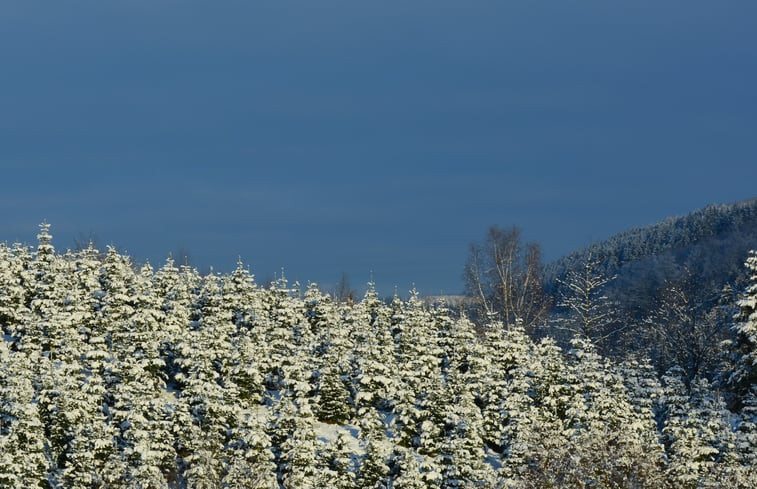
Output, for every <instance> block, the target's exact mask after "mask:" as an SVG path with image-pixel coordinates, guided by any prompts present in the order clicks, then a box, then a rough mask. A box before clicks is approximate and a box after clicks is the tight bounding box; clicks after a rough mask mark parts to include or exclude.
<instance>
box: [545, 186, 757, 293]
mask: <svg viewBox="0 0 757 489" xmlns="http://www.w3.org/2000/svg"><path fill="white" fill-rule="evenodd" d="M755 242H757V199H750V200H746V201H743V202H737V203H734V204H718V205H710V206H707V207H705V208H703V209H699V210H697V211H694V212H692V213H691V214H688V215H686V216H682V217H669V218H667V219H665V220H663V221H662V222H660V223H658V224H654V225H651V226H647V227H641V228H634V229H630V230H628V231H625V232H622V233H619V234H616V235H614V236H612V237H610V238H609V239H607V240H604V241H599V242H596V243H593V244H592V245H590V246H588V247H586V248H585V249H582V250H578V251H576V252H574V253H571V254H569V255H567V256H565V257H563V258H561V259H559V260H557V261H555V262H553V263H550V264H549V265H548V266H547V267H545V284H546V288H547V291H548V292H553V291H555V290H556V289H557V288H559V280H561V279H564V278H565V277H566V275H567V274H568V273H569V272H570V271H571V270H576V269H578V268H580V267H581V266H583V264H584V263H585V262H586V260H587V258H588V257H593V258H594V259H596V260H597V261H598V269H597V271H599V272H601V273H602V274H604V275H606V276H608V277H610V276H616V275H617V276H618V280H617V281H616V282H615V283H614V284H613V285H612V287H615V288H619V289H624V291H625V292H626V293H627V292H629V291H630V289H634V288H635V286H634V285H633V282H636V281H638V282H642V286H641V287H640V288H643V289H653V287H650V285H653V284H658V285H659V284H662V283H663V282H664V281H665V280H666V279H669V278H671V276H673V275H675V274H676V273H677V271H678V270H682V269H685V270H688V271H689V272H690V273H692V274H694V275H695V276H696V278H697V280H698V281H699V282H700V285H702V286H711V287H712V286H714V287H715V289H716V293H717V292H718V289H719V287H722V285H723V284H724V283H726V282H728V281H733V280H735V279H736V278H737V277H738V276H739V274H740V272H741V271H742V270H741V264H742V263H743V262H744V259H745V258H746V256H745V255H746V251H747V250H749V249H750V247H754V243H755Z"/></svg>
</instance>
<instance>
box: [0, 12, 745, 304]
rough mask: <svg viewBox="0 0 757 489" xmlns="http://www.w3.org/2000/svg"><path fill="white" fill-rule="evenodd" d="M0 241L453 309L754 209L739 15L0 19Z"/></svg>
mask: <svg viewBox="0 0 757 489" xmlns="http://www.w3.org/2000/svg"><path fill="white" fill-rule="evenodd" d="M0 67H1V68H0V241H7V242H14V241H21V242H25V243H29V244H33V243H34V242H35V235H36V232H37V224H38V223H39V222H40V221H42V220H43V219H46V220H47V221H48V222H50V223H51V224H52V226H53V227H52V232H53V234H54V236H55V240H54V244H55V245H56V247H57V248H58V249H65V248H66V247H70V246H72V244H73V241H74V239H75V238H76V237H78V236H81V235H86V234H89V233H93V234H94V235H95V236H97V238H98V241H99V242H100V244H101V245H105V244H108V243H112V244H115V245H116V246H117V247H118V248H119V249H120V250H123V251H125V252H127V253H129V254H131V255H132V256H133V257H135V258H136V259H138V260H143V259H149V260H150V261H151V262H152V263H153V265H155V266H160V265H161V264H162V262H163V261H164V259H165V257H166V256H167V255H168V253H169V252H174V251H176V250H178V249H180V248H183V249H186V250H188V251H189V253H190V255H191V257H192V260H193V263H194V264H196V265H197V266H200V267H207V266H209V265H213V266H215V268H216V269H219V270H223V271H226V270H230V269H232V268H233V267H234V265H235V263H236V260H237V257H238V256H241V258H242V259H243V260H244V261H245V262H246V263H248V264H249V265H250V268H251V270H252V271H253V273H255V275H256V276H257V277H258V278H259V279H261V280H263V279H266V278H269V277H271V276H273V274H275V273H277V272H278V271H279V270H280V269H281V268H282V267H284V268H285V270H286V273H287V275H288V276H289V277H290V278H291V279H297V280H300V281H301V282H307V281H309V280H310V281H317V282H319V283H322V284H324V287H325V288H328V287H330V286H331V284H333V283H334V282H335V281H336V280H337V279H338V278H339V276H340V275H341V273H342V272H346V273H347V274H348V275H349V277H350V279H351V281H352V283H353V285H356V286H360V285H362V284H363V283H364V282H366V281H367V280H368V279H369V277H370V274H371V272H372V273H373V276H374V278H375V280H376V282H377V284H378V286H379V288H380V290H381V291H382V292H384V293H388V292H390V291H391V290H393V288H394V286H397V288H398V290H399V291H400V292H401V293H403V292H405V291H407V290H408V289H409V288H410V287H411V286H412V284H415V285H416V286H417V287H418V289H419V290H420V291H421V292H422V293H426V294H435V293H442V292H443V293H457V292H459V291H460V290H461V289H462V280H461V271H462V266H463V263H464V260H465V257H466V251H467V246H468V244H469V243H470V242H471V241H473V240H477V239H479V238H480V237H481V236H482V235H483V233H484V231H485V229H486V228H487V227H488V226H489V225H492V224H499V225H502V226H510V225H518V226H520V227H522V229H523V233H524V236H525V237H526V238H527V239H529V240H536V241H539V242H540V243H541V244H542V246H543V249H544V251H545V255H546V258H547V259H553V258H557V257H559V256H560V255H562V254H565V253H568V252H570V251H572V250H574V249H575V248H578V247H581V246H585V245H587V244H589V243H590V242H591V241H593V240H597V239H602V238H605V237H607V236H609V235H611V234H613V233H616V232H620V231H623V230H625V229H627V228H629V227H633V226H640V225H646V224H651V223H654V222H657V221H659V220H661V219H663V218H665V217H666V216H670V215H681V214H685V213H688V212H689V211H691V210H693V209H696V208H699V207H703V206H705V205H707V204H710V203H725V202H732V201H736V200H742V199H746V198H750V197H755V196H757V161H756V159H755V157H756V156H757V91H756V90H755V87H757V2H754V1H752V0H748V1H747V0H734V1H729V2H712V1H702V0H694V1H661V0H654V1H648V0H635V1H633V2H610V1H607V0H602V1H599V0H584V1H566V0H562V1H543V2H534V1H532V0H529V1H501V0H498V1H494V0H492V1H477V0H470V1H465V2H461V1H450V0H434V1H430V0H429V1H414V0H405V1H401V2H400V1H397V2H394V1H390V2H360V1H355V0H349V1H347V0H340V1H337V0H318V1H305V0H302V1H289V0H275V1H273V0H271V1H241V0H239V1H213V2H211V1H186V0H183V1H178V0H172V1H164V0H128V1H127V0H124V1H119V2H102V1H94V0H92V1H80V0H79V1H76V0H74V1H66V2H45V3H43V2H36V1H29V0H22V1H15V0H12V1H4V2H2V5H0Z"/></svg>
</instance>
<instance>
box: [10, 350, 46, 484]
mask: <svg viewBox="0 0 757 489" xmlns="http://www.w3.org/2000/svg"><path fill="white" fill-rule="evenodd" d="M24 360H25V358H24V355H23V354H22V353H11V352H10V350H9V348H8V344H7V342H5V341H0V487H42V486H43V484H44V483H45V482H46V478H47V460H46V457H45V441H46V440H45V436H44V431H43V425H42V422H41V420H40V415H39V411H38V409H37V403H36V402H34V388H33V386H32V382H31V379H30V377H31V375H30V374H31V372H30V371H29V369H28V368H27V366H26V365H25V364H24V363H25V362H24Z"/></svg>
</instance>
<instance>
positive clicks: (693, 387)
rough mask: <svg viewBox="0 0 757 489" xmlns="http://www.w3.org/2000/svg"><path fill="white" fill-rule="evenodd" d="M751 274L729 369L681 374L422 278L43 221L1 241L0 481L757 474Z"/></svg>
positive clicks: (168, 483) (460, 482)
mask: <svg viewBox="0 0 757 489" xmlns="http://www.w3.org/2000/svg"><path fill="white" fill-rule="evenodd" d="M746 269H747V271H748V273H749V276H750V280H749V285H748V286H747V287H746V288H745V289H744V290H741V291H738V293H737V294H736V298H735V299H734V301H735V303H734V304H731V306H733V307H734V308H735V310H736V311H738V313H737V315H736V317H735V318H734V319H733V324H732V328H733V332H734V335H735V338H736V340H735V341H733V342H731V343H730V344H729V345H728V354H729V355H730V358H732V359H733V361H732V362H731V363H730V364H729V365H731V369H730V371H728V372H723V373H722V374H721V375H720V377H719V378H709V380H708V378H706V377H697V378H694V379H693V380H692V379H690V378H688V377H687V376H686V374H685V373H684V372H683V369H682V368H681V367H680V366H676V365H673V366H671V367H670V368H669V369H667V370H666V372H664V373H663V374H662V375H660V374H659V373H658V372H657V371H656V370H655V368H654V367H653V365H652V364H651V363H650V361H649V360H648V359H646V358H645V357H643V356H640V355H627V356H626V357H625V358H620V357H613V358H612V359H609V358H605V357H603V356H601V355H600V354H599V353H598V350H597V348H596V346H595V345H593V344H592V342H591V340H590V339H587V338H586V337H585V336H582V335H580V334H576V335H575V336H574V338H573V340H572V341H571V342H570V346H569V347H566V348H561V347H559V346H558V344H557V343H556V342H555V340H553V339H551V338H549V337H546V338H539V339H535V338H533V337H531V336H529V335H528V334H526V331H525V330H524V329H523V328H522V327H521V326H519V325H512V324H503V323H501V322H497V321H496V320H491V321H484V322H479V323H478V324H474V323H473V322H472V321H471V320H470V319H468V316H467V315H466V313H465V311H459V310H453V309H451V308H449V307H447V306H445V305H444V304H437V305H434V306H428V305H426V304H425V303H424V301H423V300H422V299H421V298H420V297H419V296H418V294H417V293H411V294H410V296H409V298H408V299H407V300H402V299H400V298H399V297H395V298H394V300H392V301H389V302H387V301H382V300H380V299H379V297H378V295H377V293H376V291H375V289H374V288H373V287H372V285H370V284H369V287H368V291H367V292H366V294H365V296H364V297H363V298H362V299H361V300H359V301H354V302H353V301H341V302H340V301H336V300H334V299H333V298H332V297H331V296H330V295H329V294H327V293H324V292H322V291H320V290H319V289H318V286H317V285H316V284H308V285H307V286H304V287H301V286H300V285H299V284H289V283H288V282H287V280H286V279H285V278H283V277H282V278H280V279H279V280H277V281H275V282H274V283H273V284H271V285H270V286H261V285H258V284H256V282H255V280H254V277H253V275H252V273H251V271H250V270H249V269H248V268H247V266H246V265H245V264H243V263H239V264H238V266H237V268H236V270H234V271H233V272H232V273H229V274H224V275H220V274H214V273H209V274H205V275H201V274H199V273H198V272H197V271H196V270H195V269H193V268H191V267H189V266H177V265H176V264H175V263H174V262H173V261H172V260H171V259H168V260H167V261H166V262H165V263H164V264H162V265H161V266H160V267H159V268H153V267H152V266H151V265H149V264H146V265H143V266H139V267H138V266H135V264H133V263H132V262H131V260H130V258H129V257H128V256H124V255H122V254H120V253H118V252H117V251H116V250H115V249H114V248H108V249H107V250H104V251H100V250H97V249H95V248H94V247H93V246H90V247H89V248H85V249H82V250H79V251H67V252H65V253H57V252H56V251H55V248H54V247H53V242H52V236H51V235H50V231H49V226H48V225H46V224H43V225H42V226H41V232H40V234H39V236H38V243H37V245H36V247H29V246H23V245H5V244H0V325H1V326H2V330H3V331H2V333H3V341H0V487H3V488H4V487H10V488H15V487H39V488H56V487H65V488H99V487H102V488H117V487H140V488H163V487H176V488H183V487H188V488H216V487H228V488H266V489H268V488H271V489H273V488H291V489H307V488H322V487H329V488H333V489H346V488H377V489H378V488H385V489H389V488H393V489H410V488H419V489H420V488H449V489H452V488H455V489H457V488H500V487H501V488H511V487H512V488H574V487H575V488H589V487H591V488H665V487H669V488H699V487H713V488H742V487H743V488H753V487H755V485H757V312H755V311H756V309H757V253H754V252H752V253H751V254H750V257H749V259H748V260H747V263H746ZM726 399H728V400H729V403H728V406H730V409H728V408H727V407H726Z"/></svg>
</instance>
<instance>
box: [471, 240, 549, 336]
mask: <svg viewBox="0 0 757 489" xmlns="http://www.w3.org/2000/svg"><path fill="white" fill-rule="evenodd" d="M464 278H465V284H466V292H467V293H468V294H469V295H470V296H472V297H474V298H475V299H476V301H477V303H478V306H479V308H480V312H481V313H482V314H483V315H485V316H488V317H490V318H495V317H496V318H498V319H501V320H503V321H504V322H505V324H507V325H511V324H522V325H523V326H524V327H525V328H526V329H527V330H528V331H531V332H533V330H534V328H535V327H536V326H537V325H538V324H539V322H540V321H542V320H543V319H544V317H545V316H546V313H547V310H548V306H549V303H548V302H549V301H548V300H547V298H546V296H545V294H544V288H543V281H542V266H541V248H540V247H539V245H538V244H537V243H527V244H525V245H523V243H522V242H521V231H520V229H519V228H517V227H512V228H510V229H501V228H499V227H498V226H492V227H491V228H489V230H488V231H487V234H486V237H485V239H484V240H483V242H481V243H473V244H471V246H470V253H469V255H468V261H467V263H466V266H465V273H464Z"/></svg>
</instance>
